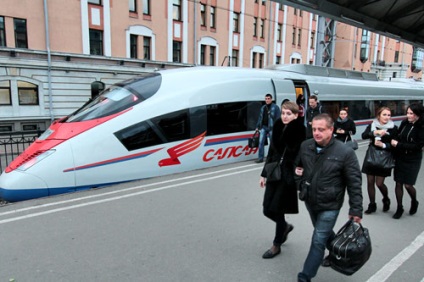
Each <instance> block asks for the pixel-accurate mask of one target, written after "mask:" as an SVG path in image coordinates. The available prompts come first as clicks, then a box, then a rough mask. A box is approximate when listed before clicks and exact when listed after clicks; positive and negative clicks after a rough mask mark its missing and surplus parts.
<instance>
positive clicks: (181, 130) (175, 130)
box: [152, 110, 190, 142]
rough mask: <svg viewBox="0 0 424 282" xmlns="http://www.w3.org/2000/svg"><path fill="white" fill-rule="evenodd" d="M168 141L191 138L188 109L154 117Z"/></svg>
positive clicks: (155, 122)
mask: <svg viewBox="0 0 424 282" xmlns="http://www.w3.org/2000/svg"><path fill="white" fill-rule="evenodd" d="M152 122H153V124H155V125H156V126H157V127H158V128H159V130H160V131H161V133H163V135H164V139H165V140H166V142H173V141H179V140H184V139H188V138H190V124H189V119H188V110H183V111H178V112H173V113H170V114H167V115H164V116H160V117H156V118H153V119H152Z"/></svg>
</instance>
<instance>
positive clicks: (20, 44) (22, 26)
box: [13, 19, 28, 48]
mask: <svg viewBox="0 0 424 282" xmlns="http://www.w3.org/2000/svg"><path fill="white" fill-rule="evenodd" d="M13 23H14V25H15V47H16V48H28V37H27V23H26V20H25V19H13Z"/></svg>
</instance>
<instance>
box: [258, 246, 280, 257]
mask: <svg viewBox="0 0 424 282" xmlns="http://www.w3.org/2000/svg"><path fill="white" fill-rule="evenodd" d="M274 247H275V246H274ZM280 253H281V248H280V247H278V249H277V251H276V252H273V251H272V249H269V250H268V251H266V252H265V253H264V254H263V255H262V258H264V259H272V258H273V257H275V256H276V255H278V254H280Z"/></svg>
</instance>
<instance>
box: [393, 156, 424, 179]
mask: <svg viewBox="0 0 424 282" xmlns="http://www.w3.org/2000/svg"><path fill="white" fill-rule="evenodd" d="M421 160H422V155H421V154H417V156H414V157H412V158H411V157H408V158H407V157H398V158H396V166H395V170H394V180H395V181H396V182H399V183H402V184H408V185H415V183H416V181H417V178H418V173H419V172H420V168H421Z"/></svg>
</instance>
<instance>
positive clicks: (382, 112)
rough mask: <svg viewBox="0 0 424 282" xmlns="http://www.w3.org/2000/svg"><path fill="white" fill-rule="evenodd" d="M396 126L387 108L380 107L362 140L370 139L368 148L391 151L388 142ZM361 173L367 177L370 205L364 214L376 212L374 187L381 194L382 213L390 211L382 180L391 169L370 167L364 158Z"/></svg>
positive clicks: (395, 134)
mask: <svg viewBox="0 0 424 282" xmlns="http://www.w3.org/2000/svg"><path fill="white" fill-rule="evenodd" d="M397 132H398V130H397V126H396V125H395V124H394V122H393V121H392V120H391V111H390V109H389V108H388V107H381V108H379V109H378V111H377V115H376V118H375V119H374V120H373V121H372V123H371V124H370V125H368V126H367V128H366V129H365V131H364V132H363V133H362V139H370V143H369V147H370V146H374V147H376V149H377V150H389V151H390V150H391V149H392V148H391V145H390V142H391V140H392V139H393V138H396V136H397ZM362 173H365V174H366V175H367V188H368V197H369V199H370V203H369V205H368V209H367V210H366V211H365V213H366V214H370V213H373V212H375V211H376V210H377V204H376V203H375V185H377V187H378V189H379V190H380V192H381V194H382V195H383V211H384V212H386V211H388V210H389V209H390V199H389V193H388V190H387V186H386V184H384V180H385V179H386V177H387V176H390V175H391V174H392V169H391V168H389V169H385V168H379V167H374V166H370V165H369V164H368V163H367V162H366V158H364V163H363V165H362Z"/></svg>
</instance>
